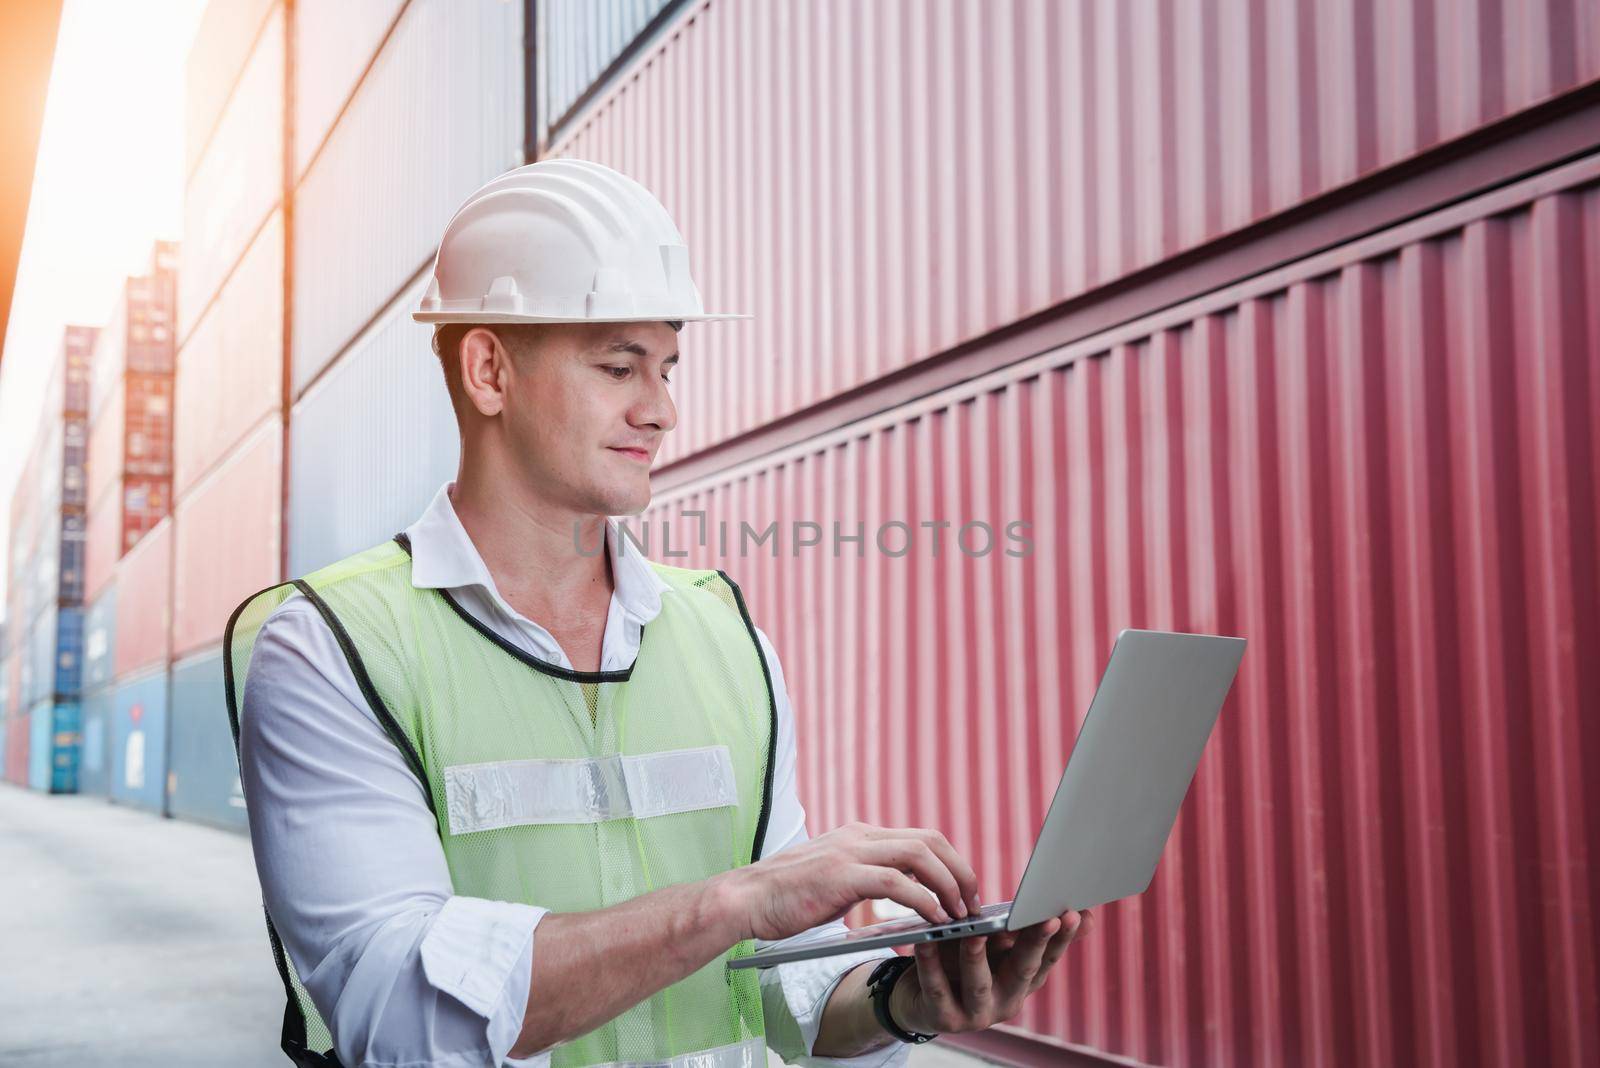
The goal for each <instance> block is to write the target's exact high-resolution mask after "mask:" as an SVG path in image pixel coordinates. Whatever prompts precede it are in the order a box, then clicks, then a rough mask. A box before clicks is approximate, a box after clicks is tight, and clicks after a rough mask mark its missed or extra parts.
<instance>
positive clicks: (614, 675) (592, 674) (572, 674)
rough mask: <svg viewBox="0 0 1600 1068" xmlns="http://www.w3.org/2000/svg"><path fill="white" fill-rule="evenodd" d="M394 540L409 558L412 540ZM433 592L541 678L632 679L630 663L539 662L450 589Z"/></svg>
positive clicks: (641, 634) (641, 635)
mask: <svg viewBox="0 0 1600 1068" xmlns="http://www.w3.org/2000/svg"><path fill="white" fill-rule="evenodd" d="M394 540H395V544H397V545H399V546H400V548H402V549H404V550H405V551H406V555H407V556H410V555H411V539H410V538H409V537H407V536H406V534H405V533H404V532H401V533H399V534H396V535H395V536H394ZM434 592H436V593H438V595H439V596H440V597H443V598H444V602H445V604H448V605H449V606H450V608H451V610H452V611H454V612H455V614H456V615H458V616H460V617H461V618H462V619H463V620H465V621H466V622H467V624H468V625H469V626H470V627H471V628H472V629H473V630H475V631H477V632H478V633H479V634H481V635H483V636H484V637H485V638H487V639H489V640H490V641H491V642H493V643H494V644H495V645H498V646H499V647H500V648H501V649H503V650H505V651H506V652H508V653H510V654H511V655H512V656H514V657H516V658H517V659H518V660H520V661H522V662H523V663H524V664H527V665H528V666H529V667H531V668H533V669H534V670H535V671H537V672H539V673H540V674H542V675H549V676H550V677H551V678H556V679H561V680H562V681H564V682H627V681H628V679H630V678H631V677H632V676H633V664H629V665H628V666H627V667H625V668H623V669H622V670H621V671H574V670H572V669H571V668H564V667H561V666H559V665H557V664H550V663H547V662H545V661H543V660H540V659H539V658H538V657H536V656H534V655H533V654H532V653H529V652H525V651H524V650H522V649H518V648H517V647H516V646H515V645H512V644H511V643H510V642H508V641H506V640H505V639H504V638H502V637H501V636H500V635H498V634H496V633H495V632H494V631H492V630H490V629H489V628H488V627H487V626H485V625H484V624H483V623H482V622H480V621H479V620H478V619H477V617H475V616H473V615H472V613H470V612H468V611H467V610H466V609H465V608H462V607H461V602H459V601H457V600H456V599H455V597H453V596H452V595H451V593H450V591H449V590H447V589H444V588H443V587H434ZM639 640H640V642H641V643H643V641H644V626H643V624H641V625H640V627H639ZM637 662H638V658H637V657H635V658H634V663H637Z"/></svg>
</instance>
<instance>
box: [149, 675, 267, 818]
mask: <svg viewBox="0 0 1600 1068" xmlns="http://www.w3.org/2000/svg"><path fill="white" fill-rule="evenodd" d="M171 687H172V710H171V711H172V716H171V732H172V740H171V744H170V746H169V748H170V750H171V754H172V766H171V768H170V769H169V770H168V794H167V808H168V811H169V812H170V813H171V814H172V815H173V816H180V817H183V818H185V819H193V820H201V821H203V822H205V823H212V824H216V825H218V826H222V827H230V828H233V829H236V830H244V829H246V827H247V826H248V822H247V821H246V819H245V811H244V791H243V789H242V788H241V786H240V784H239V763H238V760H237V759H235V757H234V749H233V734H232V732H231V731H230V730H229V729H228V708H227V705H226V704H225V703H224V699H223V690H222V656H221V654H220V652H218V651H217V650H214V649H213V650H208V651H205V652H202V653H199V654H197V655H195V656H193V657H190V658H188V659H187V660H180V661H177V662H176V663H174V664H173V665H172V679H171Z"/></svg>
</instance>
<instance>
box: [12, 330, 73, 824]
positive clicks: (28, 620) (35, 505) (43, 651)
mask: <svg viewBox="0 0 1600 1068" xmlns="http://www.w3.org/2000/svg"><path fill="white" fill-rule="evenodd" d="M95 335H96V331H95V330H94V329H93V328H91V327H82V326H68V327H67V328H66V330H65V332H64V334H63V337H62V345H61V353H60V355H59V357H58V359H57V360H56V362H55V365H54V367H53V368H52V371H51V375H50V379H49V385H48V387H47V388H46V391H45V402H44V409H43V411H44V414H43V417H42V418H41V420H40V422H39V429H38V432H37V433H36V435H35V438H34V444H33V447H32V449H31V450H30V452H29V456H28V460H27V464H26V466H25V468H24V471H23V477H22V479H21V480H20V481H19V482H18V484H17V489H16V491H15V493H14V494H13V495H12V500H11V561H10V565H11V574H10V581H9V586H8V589H9V591H10V593H9V599H10V604H9V606H8V609H7V633H8V635H9V636H10V637H9V638H8V643H9V651H8V655H7V656H6V658H5V659H6V663H7V667H8V674H10V676H11V677H10V679H8V680H7V695H6V698H5V701H4V702H3V704H4V706H5V709H6V715H5V721H4V722H5V726H4V730H3V743H0V744H3V745H4V748H5V758H4V768H5V777H6V778H7V779H8V780H10V781H11V782H15V783H17V784H19V785H27V786H30V787H32V788H33V789H35V790H42V791H45V792H48V793H71V792H73V791H74V790H76V789H77V787H78V756H79V754H78V744H79V707H78V689H79V676H80V672H81V669H82V662H83V648H82V645H83V556H84V492H85V471H84V461H85V452H86V442H87V430H86V424H87V419H88V383H89V364H90V359H91V357H92V354H93V351H94V345H95Z"/></svg>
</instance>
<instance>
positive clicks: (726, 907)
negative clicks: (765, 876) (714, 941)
mask: <svg viewBox="0 0 1600 1068" xmlns="http://www.w3.org/2000/svg"><path fill="white" fill-rule="evenodd" d="M738 876H739V870H738V869H737V868H735V869H732V870H731V871H725V872H720V873H718V874H716V875H713V876H712V877H711V878H709V879H707V880H705V881H704V882H702V883H701V884H700V894H699V898H698V901H697V908H696V909H695V925H696V926H697V927H698V928H700V929H702V930H704V929H706V928H710V929H712V930H716V931H721V932H722V934H723V938H724V939H726V941H727V943H728V944H729V945H730V946H731V945H737V944H738V943H740V942H743V941H745V940H746V939H748V938H751V937H753V936H752V934H751V933H750V928H749V921H748V919H747V918H746V917H747V916H748V912H747V910H746V909H745V908H744V905H743V894H742V893H741V891H740V882H739V878H738Z"/></svg>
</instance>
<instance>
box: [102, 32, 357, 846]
mask: <svg viewBox="0 0 1600 1068" xmlns="http://www.w3.org/2000/svg"><path fill="white" fill-rule="evenodd" d="M336 6H338V7H340V8H341V9H342V8H344V7H346V6H347V5H336ZM366 6H367V5H353V6H352V10H353V9H354V8H361V9H365V8H366ZM287 32H288V18H287V16H286V14H285V10H284V5H283V4H281V3H271V2H263V0H247V2H241V3H231V4H212V5H210V7H209V8H207V10H206V13H205V16H204V17H203V19H202V20H201V24H200V27H199V30H198V31H197V33H196V37H195V44H194V48H193V50H192V51H191V53H190V59H189V67H188V101H189V110H188V115H187V118H186V125H187V137H186V143H187V146H188V149H187V159H186V168H187V170H186V185H185V202H184V216H185V223H184V225H185V233H186V238H187V239H186V241H185V244H184V250H183V267H182V270H181V272H180V275H181V286H182V293H181V299H180V300H179V321H178V341H179V354H178V368H179V370H178V379H177V409H178V421H177V422H178V435H177V440H176V444H175V454H174V457H173V459H174V464H175V466H174V480H173V493H174V500H175V501H176V505H175V509H174V526H173V532H172V536H173V543H174V549H175V556H174V561H175V562H174V569H173V576H172V582H173V599H172V627H171V651H170V656H171V665H170V671H169V674H168V675H167V676H166V677H167V678H168V679H169V681H170V693H169V695H168V696H169V699H170V709H171V717H170V727H169V749H168V752H169V754H170V765H169V766H168V767H167V769H166V791H167V797H166V803H167V807H168V811H169V812H171V813H172V814H173V815H175V816H183V817H186V818H189V819H196V820H203V821H205V822H209V823H214V824H221V825H225V826H232V827H242V826H243V825H244V822H245V814H244V795H243V791H242V790H241V789H240V786H239V776H238V764H237V761H236V760H235V758H234V753H233V738H232V735H231V734H230V732H229V730H228V716H227V708H226V705H225V703H224V700H223V692H222V658H221V652H220V648H221V639H222V631H223V628H224V626H225V625H226V623H227V620H228V614H229V613H230V612H231V611H232V609H233V607H234V606H235V605H236V604H237V603H238V602H239V601H241V600H243V599H244V598H245V597H246V596H247V595H249V594H250V593H252V592H254V591H255V590H258V589H260V588H262V587H263V586H267V585H270V584H271V583H273V582H275V581H277V579H278V577H279V572H280V569H281V566H282V549H281V546H282V544H283V542H282V516H283V437H284V434H283V403H282V398H283V357H284V344H283V322H284V305H283V293H284V279H283V273H284V251H285V231H284V213H283V208H282V200H283V152H284V147H283V146H284V110H285V104H284V99H285V94H284V88H285V85H284V72H285V53H286V48H287ZM125 594H126V591H123V592H121V593H119V594H118V598H119V601H120V600H121V598H122V597H124V596H125ZM123 614H124V616H126V612H124V613H123ZM120 645H121V643H120V642H119V649H120Z"/></svg>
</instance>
